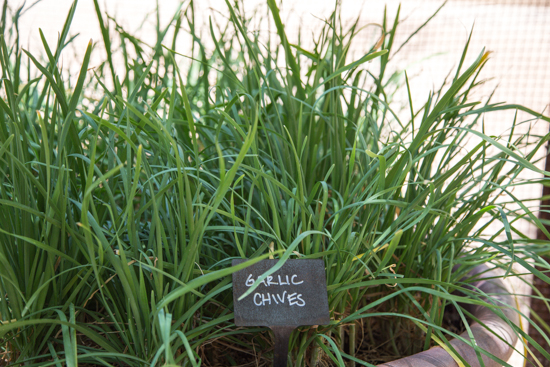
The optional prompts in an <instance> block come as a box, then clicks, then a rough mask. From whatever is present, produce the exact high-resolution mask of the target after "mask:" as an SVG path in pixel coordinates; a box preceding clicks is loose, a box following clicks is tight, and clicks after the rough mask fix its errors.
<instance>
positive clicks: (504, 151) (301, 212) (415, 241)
mask: <svg viewBox="0 0 550 367" xmlns="http://www.w3.org/2000/svg"><path fill="white" fill-rule="evenodd" d="M94 3H95V6H96V11H97V17H98V20H99V26H100V28H101V32H102V36H103V42H104V44H105V47H106V50H107V59H106V60H105V62H104V63H103V64H102V65H100V66H99V67H97V68H95V69H93V70H92V71H89V70H88V69H89V60H90V55H91V53H92V52H97V51H94V50H93V45H92V44H89V45H88V48H87V50H86V52H85V56H84V58H83V60H81V64H82V66H81V72H80V75H79V77H78V79H77V81H76V83H75V84H74V85H72V84H71V83H70V80H67V78H66V77H65V76H64V75H65V74H64V72H63V70H62V69H61V68H60V66H59V58H60V55H61V53H62V51H63V49H64V48H65V47H66V45H67V43H68V42H70V39H68V35H69V26H70V24H71V20H72V17H73V14H74V10H75V7H76V2H75V4H73V6H72V7H71V9H70V11H69V15H68V17H67V21H66V23H65V25H64V27H63V30H62V32H61V35H60V38H59V41H58V43H57V45H55V47H51V45H48V44H47V43H46V41H45V38H44V37H42V40H43V46H44V58H43V59H41V58H39V57H36V56H33V55H32V54H30V53H29V52H27V51H23V52H21V51H20V50H19V39H18V38H17V37H18V36H17V34H12V33H10V27H9V26H8V24H10V20H9V9H8V7H7V2H5V3H4V8H3V13H2V24H1V27H2V28H1V30H2V34H3V37H2V38H1V42H2V43H1V45H0V64H1V68H2V83H3V88H2V92H1V93H2V99H0V109H1V111H0V171H1V175H0V181H1V185H0V320H1V324H0V340H1V342H0V358H3V359H6V360H8V361H9V362H10V363H11V365H21V364H24V365H26V366H35V365H36V366H38V365H40V366H45V365H55V366H62V365H67V366H77V365H78V364H79V363H82V364H84V363H88V364H95V365H101V366H111V365H114V364H116V365H125V366H157V365H185V366H193V367H195V366H200V365H210V363H212V360H210V359H209V358H210V357H211V354H212V351H205V350H206V349H208V348H209V346H215V345H216V343H217V342H218V341H219V340H223V341H224V342H225V343H226V344H232V345H234V346H236V347H235V348H236V349H237V348H240V349H244V350H250V351H252V350H254V349H255V350H262V349H264V350H265V349H268V347H269V343H270V342H269V340H268V339H265V338H262V339H261V340H260V341H258V340H256V341H254V339H253V337H252V336H250V334H249V333H255V332H258V330H259V329H246V330H243V329H237V328H235V326H234V324H233V314H232V293H231V276H230V275H231V274H232V273H233V272H234V271H237V270H239V269H241V268H243V267H244V266H247V265H248V264H250V263H252V262H254V261H259V260H261V259H264V258H267V257H268V256H270V255H273V256H275V257H276V258H280V259H281V261H284V260H286V259H288V258H289V257H300V258H320V257H322V258H323V259H324V260H325V263H326V269H327V282H328V291H329V294H328V295H329V305H330V310H331V317H332V320H333V322H332V323H331V324H330V325H325V326H319V327H318V328H317V329H307V328H304V329H303V330H302V332H300V333H295V334H294V335H293V338H292V340H291V360H292V362H293V365H295V366H305V365H316V364H317V363H318V361H319V360H321V359H323V358H325V359H326V361H329V360H332V361H333V363H335V364H338V365H343V362H342V361H344V360H350V361H355V362H357V363H359V364H363V365H368V363H366V362H361V361H360V360H359V359H358V357H356V352H357V349H358V348H359V347H360V343H361V341H360V340H359V339H360V338H356V334H357V335H358V333H364V337H365V338H367V340H368V342H369V343H380V340H379V339H377V338H379V337H377V336H373V334H372V327H373V325H380V324H382V325H384V329H385V330H388V335H387V336H383V338H385V339H384V342H385V344H386V346H387V353H390V354H391V353H393V354H394V355H395V356H396V357H397V356H400V355H405V354H407V353H408V354H411V353H414V352H417V351H421V350H423V349H425V348H428V347H429V346H430V345H431V344H430V343H431V341H432V340H433V341H435V340H446V332H445V331H444V330H443V329H442V327H441V326H442V324H443V316H444V310H445V309H446V306H456V305H457V304H458V303H459V302H461V303H476V304H486V302H485V301H482V300H480V298H481V295H479V294H477V293H476V292H475V291H473V290H469V289H468V288H466V287H465V284H466V283H467V282H466V283H464V282H463V281H462V278H463V276H464V274H466V273H467V272H468V271H469V270H470V269H471V268H473V267H474V266H475V265H477V264H480V263H491V264H494V265H496V266H500V267H502V268H503V269H505V270H507V271H511V266H512V264H513V263H519V264H521V265H522V266H524V267H525V269H527V271H529V272H532V273H533V274H534V275H535V276H537V277H540V278H541V279H543V280H544V281H546V282H548V281H549V280H550V279H549V278H548V277H547V276H546V275H545V274H544V273H543V272H541V271H539V270H536V269H535V268H534V264H537V265H541V266H543V267H544V268H545V269H546V268H548V264H546V263H545V262H543V261H542V260H541V258H540V255H541V254H543V253H546V252H547V251H548V249H549V247H548V243H547V242H546V241H539V240H536V239H532V238H528V237H527V236H526V235H525V234H523V233H521V232H520V231H519V230H518V228H517V226H516V223H517V221H518V220H519V219H527V220H529V221H530V222H532V223H533V224H535V225H536V226H537V227H538V228H540V229H541V230H542V231H544V233H546V234H547V235H548V233H547V232H546V230H545V229H544V226H543V225H542V224H541V222H540V221H539V220H538V219H537V217H536V216H535V214H534V213H533V212H532V210H531V209H530V208H529V207H527V206H526V205H525V204H523V203H521V202H520V201H518V200H517V199H516V198H515V197H514V196H513V195H512V194H511V193H510V190H511V189H512V188H513V187H515V186H517V185H523V184H526V183H527V182H525V181H523V180H522V179H521V174H522V172H524V171H526V170H533V171H537V172H539V173H542V174H544V175H545V177H546V175H548V174H550V173H548V172H541V171H540V170H538V169H537V168H536V167H535V165H534V164H533V163H534V162H533V157H534V156H535V154H536V152H537V151H538V150H540V149H543V147H544V145H545V143H546V142H547V141H548V140H549V136H548V135H546V136H541V137H538V136H533V135H530V134H529V135H521V136H516V135H515V134H514V129H512V130H511V131H509V133H508V134H507V135H505V136H504V135H503V136H488V135H486V134H484V133H483V132H482V131H484V130H483V129H482V128H480V126H481V127H482V124H483V116H484V115H485V114H487V113H491V112H493V111H495V110H502V109H512V110H522V111H524V112H528V113H530V114H531V115H532V116H533V118H534V119H541V120H545V121H546V122H548V121H549V119H548V118H546V117H543V116H541V115H539V114H537V113H535V112H533V111H530V110H528V109H526V108H524V107H522V106H516V105H503V104H490V103H489V102H487V103H486V104H480V103H479V102H472V101H471V100H470V96H469V95H470V92H471V91H472V90H473V89H475V87H476V86H477V84H478V83H479V81H478V80H477V77H478V74H479V72H480V70H481V68H482V67H483V66H484V65H485V63H486V62H487V57H488V53H487V52H481V53H480V55H479V57H478V58H477V59H476V60H475V61H474V62H473V63H472V64H471V65H470V66H468V67H466V66H463V65H462V62H463V60H464V57H463V58H462V61H461V63H460V65H459V68H458V70H457V72H456V76H455V77H454V78H453V80H450V81H448V83H447V84H446V85H444V86H442V88H441V89H440V90H436V91H434V92H433V93H432V94H430V96H429V98H428V100H427V102H426V103H425V104H424V105H423V106H422V107H421V108H420V109H418V110H413V109H412V102H411V103H410V108H411V110H410V119H409V120H408V121H402V120H400V118H399V117H398V116H399V114H398V113H397V111H394V110H393V106H392V103H391V99H392V98H391V97H392V93H394V91H395V89H396V88H405V87H406V88H408V85H409V84H408V80H405V81H406V82H404V83H403V85H397V84H396V82H395V80H397V79H399V78H402V77H403V74H401V73H397V74H394V75H390V76H389V77H388V76H387V75H386V73H387V72H389V71H388V70H390V69H388V67H387V65H388V63H390V62H391V55H392V51H393V50H395V49H397V48H398V47H396V45H395V44H394V39H395V38H394V35H395V32H396V30H397V28H398V24H399V22H398V19H399V13H398V14H397V16H396V18H395V19H396V20H395V22H394V23H393V25H392V26H390V25H389V24H388V23H387V19H386V16H385V15H384V21H383V23H382V25H381V32H382V37H381V40H380V42H379V43H377V44H375V45H372V46H370V48H368V47H367V48H365V50H364V51H365V55H364V56H363V57H361V58H359V59H358V60H356V61H353V60H350V55H349V53H350V49H351V44H352V43H353V41H354V39H355V37H356V36H357V34H358V32H359V31H360V30H361V27H360V24H359V22H358V21H356V22H353V23H351V24H349V25H347V26H344V25H343V24H341V21H340V20H339V19H340V18H339V15H338V10H335V12H334V13H333V14H332V16H331V17H330V18H329V19H327V21H326V22H325V23H324V25H323V26H324V28H323V29H322V30H321V32H320V33H319V38H318V39H316V40H315V41H314V44H315V46H314V49H313V50H305V49H304V48H303V47H302V46H301V45H294V44H291V43H290V42H289V41H288V38H287V37H286V35H285V27H284V25H283V23H282V21H281V19H280V17H279V11H278V8H277V4H276V2H275V1H273V0H268V2H267V5H268V7H269V10H270V13H271V17H272V21H273V22H274V24H275V26H276V30H277V36H276V37H275V39H272V38H268V39H267V42H263V41H264V39H261V38H260V36H259V35H258V34H256V33H251V32H250V31H249V29H248V28H247V25H248V24H249V19H247V18H245V17H244V15H243V14H242V12H241V10H242V9H239V7H238V6H236V5H231V4H229V3H228V4H227V5H228V10H229V16H230V20H229V22H228V25H227V26H225V25H223V26H222V25H217V24H214V23H213V22H210V25H209V26H210V27H209V32H210V37H211V38H212V40H213V42H214V49H212V50H208V49H207V47H206V46H205V44H204V42H203V40H202V39H201V38H200V37H199V36H198V34H197V33H196V29H195V21H194V8H193V3H192V2H191V3H184V4H183V5H182V9H181V11H179V12H178V13H177V14H176V15H175V17H174V18H173V20H172V22H171V23H170V25H169V26H167V27H165V28H163V29H161V28H160V27H159V28H158V29H157V41H156V44H155V45H153V46H152V47H150V46H147V45H146V44H144V43H143V42H142V41H140V40H139V39H138V38H136V37H134V36H132V35H130V34H128V33H127V32H126V31H125V30H124V29H123V28H122V27H121V26H119V25H118V24H116V23H115V20H112V19H109V18H107V17H106V16H105V14H103V13H102V11H101V8H100V6H99V3H98V2H97V0H94ZM18 14H19V12H15V16H14V17H13V19H12V20H11V22H15V23H17V21H18ZM185 23H186V25H187V26H188V28H189V29H190V36H191V37H192V40H193V43H192V48H191V50H190V51H189V50H185V51H179V50H176V38H177V36H178V34H180V33H185V32H186V31H184V27H183V24H185ZM170 37H171V40H172V42H170ZM268 37H272V36H269V35H268ZM116 44H120V45H121V46H120V47H119V48H118V47H114V46H113V45H116ZM467 48H468V45H466V47H465V49H464V54H466V51H467ZM130 49H131V51H130ZM115 55H118V56H120V55H121V56H122V57H123V58H124V60H126V61H127V63H126V70H125V71H124V73H122V74H117V72H116V70H115V66H114V61H113V60H114V56H115ZM131 55H134V56H131ZM181 55H185V56H186V57H188V58H191V60H192V61H191V68H190V71H189V72H188V73H183V71H182V69H181V67H180V64H179V63H178V62H179V61H181V60H182V58H181ZM369 60H375V61H377V64H367V62H368V61H369ZM282 65H285V67H282ZM372 65H379V72H378V73H377V74H376V73H375V71H374V70H373V69H374V67H372ZM462 69H464V70H462ZM109 85H111V86H109ZM408 92H409V96H410V95H411V92H410V90H409V91H408ZM94 95H100V97H99V98H97V99H94V97H93V96H94ZM84 98H86V99H88V100H91V101H92V102H93V103H92V104H91V105H90V106H88V107H85V106H84V105H82V103H81V102H82V101H83V99H84ZM409 98H410V97H409ZM518 124H519V122H518ZM474 138H475V139H477V140H476V141H478V144H477V145H475V147H474V148H473V149H469V150H465V148H464V147H465V144H466V142H467V141H468V140H469V139H474ZM497 197H500V198H501V199H499V200H497ZM502 197H505V198H506V199H504V200H503V199H502ZM514 204H515V205H514ZM495 223H497V224H498V226H497V227H498V228H500V230H499V231H498V232H497V233H488V228H490V227H489V226H490V225H492V226H493V228H494V226H495ZM502 233H503V234H505V239H504V240H502V238H501V236H499V235H500V234H502ZM512 234H514V235H515V238H513V237H512ZM234 258H248V259H253V260H252V261H251V262H249V263H247V264H243V265H239V266H236V267H231V266H230V263H231V259H234ZM453 269H454V270H453ZM510 275H514V274H510ZM459 291H460V292H462V293H456V292H459ZM447 309H448V307H447ZM411 320H412V321H411ZM360 328H363V331H360V330H358V329H360ZM448 333H449V335H451V334H452V333H451V332H448ZM518 333H520V330H518ZM398 335H402V336H398ZM254 343H259V345H258V344H254ZM212 348H214V347H212ZM545 355H546V356H547V357H548V358H550V355H548V353H547V352H546V354H545ZM205 356H206V357H205ZM220 358H222V362H220V363H222V365H233V364H236V362H235V361H234V359H233V357H232V356H231V355H230V354H228V355H226V356H221V357H220ZM224 358H225V359H224ZM267 358H268V359H269V358H270V357H269V353H268V357H267ZM370 362H373V363H376V362H375V361H374V360H373V361H370Z"/></svg>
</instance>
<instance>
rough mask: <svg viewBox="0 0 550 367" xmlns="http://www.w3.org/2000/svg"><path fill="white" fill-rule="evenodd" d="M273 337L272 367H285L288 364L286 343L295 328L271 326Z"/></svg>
mask: <svg viewBox="0 0 550 367" xmlns="http://www.w3.org/2000/svg"><path fill="white" fill-rule="evenodd" d="M270 328H271V330H272V331H273V336H274V337H275V346H274V354H275V356H274V358H273V367H287V362H288V342H289V341H290V334H292V331H293V330H294V329H296V327H295V326H271V327H270Z"/></svg>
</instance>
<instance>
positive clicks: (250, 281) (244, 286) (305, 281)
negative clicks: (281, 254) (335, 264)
mask: <svg viewBox="0 0 550 367" xmlns="http://www.w3.org/2000/svg"><path fill="white" fill-rule="evenodd" d="M245 261H246V260H244V259H239V260H233V265H238V264H241V263H243V262H245ZM278 261H279V260H263V261H260V262H258V263H256V264H254V265H251V266H249V267H247V268H245V269H243V270H240V271H237V272H235V273H233V305H234V312H235V325H237V326H266V327H268V328H270V329H271V330H272V331H273V336H274V339H275V346H274V358H273V366H274V367H286V366H287V360H288V343H289V340H290V335H291V334H292V331H293V330H294V329H296V328H297V327H298V326H309V325H323V324H328V323H329V322H330V316H329V310H328V297H327V284H326V277H325V263H324V261H323V260H320V259H300V260H287V261H286V262H285V263H284V265H283V266H282V267H281V268H280V269H278V270H276V271H275V272H273V271H272V270H271V269H272V268H273V266H275V265H276V264H277V262H278ZM270 270H271V271H270ZM263 275H265V276H263ZM254 286H256V287H255V288H254ZM251 288H252V292H249V294H248V295H246V296H245V297H244V298H243V297H242V296H243V295H244V294H245V293H246V292H247V291H249V290H250V289H251Z"/></svg>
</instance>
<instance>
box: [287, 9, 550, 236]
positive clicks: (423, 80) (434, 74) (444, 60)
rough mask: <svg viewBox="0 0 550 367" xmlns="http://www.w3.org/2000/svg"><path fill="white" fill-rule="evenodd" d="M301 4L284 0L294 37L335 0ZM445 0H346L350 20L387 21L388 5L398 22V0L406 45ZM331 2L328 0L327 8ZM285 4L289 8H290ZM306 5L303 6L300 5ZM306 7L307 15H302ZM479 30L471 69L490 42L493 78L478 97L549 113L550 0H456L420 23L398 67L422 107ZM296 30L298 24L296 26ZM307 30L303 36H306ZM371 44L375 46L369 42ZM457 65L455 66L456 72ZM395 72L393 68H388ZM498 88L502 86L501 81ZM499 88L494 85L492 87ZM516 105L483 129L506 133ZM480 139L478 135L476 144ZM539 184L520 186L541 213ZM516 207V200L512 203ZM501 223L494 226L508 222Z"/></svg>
mask: <svg viewBox="0 0 550 367" xmlns="http://www.w3.org/2000/svg"><path fill="white" fill-rule="evenodd" d="M306 3H309V6H308V4H303V3H302V4H301V5H300V6H299V10H295V11H291V10H289V8H290V9H294V8H296V5H291V3H290V2H287V1H283V2H282V7H283V9H282V14H287V27H286V29H287V32H288V33H289V38H290V37H292V36H294V37H296V34H292V30H295V29H297V28H298V26H300V27H301V28H302V34H307V33H306V32H308V31H309V32H311V33H315V23H316V22H318V20H317V19H315V17H313V16H308V14H313V15H315V16H318V17H322V15H324V16H328V15H329V14H330V11H331V7H333V5H332V4H333V2H323V1H319V2H317V6H315V5H314V4H315V3H314V2H309V1H306ZM442 4H443V2H442V1H434V0H404V1H403V0H402V1H394V0H388V1H385V2H374V1H365V2H355V1H342V4H341V6H342V11H343V12H342V18H343V19H349V20H350V21H351V20H352V19H354V18H356V17H358V16H360V17H361V23H360V24H367V23H370V22H375V23H380V22H381V19H382V14H383V12H384V8H386V13H387V17H388V22H393V20H394V18H395V14H396V13H397V10H398V7H399V6H401V9H400V23H399V27H398V33H397V36H396V41H395V43H396V44H397V45H400V44H401V43H402V42H404V41H405V40H406V39H407V38H408V36H409V35H410V34H411V33H413V32H414V31H415V30H417V29H418V28H419V27H420V26H421V25H422V24H423V23H424V22H425V21H426V20H427V19H428V18H430V16H431V15H432V14H434V13H435V12H436V11H437V10H438V9H439V8H440V7H441V5H442ZM322 6H325V8H322ZM285 7H286V8H285ZM302 10H305V11H304V12H301V11H302ZM298 14H300V16H299V15H298ZM470 32H472V38H471V41H470V45H469V48H468V54H467V57H466V61H465V66H464V67H463V69H462V70H464V69H465V68H466V67H467V65H469V64H470V63H471V62H472V61H473V60H474V59H475V58H476V57H477V56H478V55H479V54H480V52H481V51H482V50H483V48H485V49H486V50H489V51H491V55H490V60H489V62H488V63H487V65H486V66H485V67H484V70H483V72H482V73H481V75H480V77H481V79H487V81H486V82H485V83H484V84H483V85H482V86H481V87H480V88H478V89H477V90H476V93H475V95H474V98H479V99H480V100H481V101H485V100H487V97H488V96H490V95H491V94H492V98H491V102H492V103H493V102H506V103H513V104H521V105H524V106H526V107H528V108H530V109H532V110H534V111H536V112H542V113H543V114H544V115H546V116H549V115H550V111H549V109H550V107H549V105H550V64H549V63H548V60H550V0H538V1H537V0H533V1H530V0H493V1H490V0H487V1H483V0H449V1H448V2H447V3H446V4H445V6H443V7H442V8H441V10H440V11H439V12H438V14H437V15H436V16H435V17H434V18H433V19H431V20H430V22H429V23H428V24H427V25H426V26H425V27H424V28H423V29H422V30H421V31H419V32H418V33H417V34H416V35H415V36H414V37H413V38H411V40H410V41H409V42H408V43H407V44H406V45H405V46H404V47H403V48H402V49H401V50H400V51H399V52H398V53H397V54H395V55H393V56H391V57H392V58H393V59H394V60H393V61H394V62H393V67H396V68H398V69H406V70H407V74H408V76H409V79H410V85H411V91H412V94H413V97H412V99H413V106H414V107H415V111H416V110H418V108H420V107H421V106H422V104H423V103H424V102H425V101H426V99H427V97H428V93H429V92H430V90H433V89H439V87H440V86H441V85H442V83H443V82H444V80H445V78H446V77H447V76H449V75H451V76H452V75H454V72H455V70H456V66H457V65H458V63H459V61H460V57H461V55H462V52H463V50H464V46H465V45H466V42H467V40H468V37H469V35H470ZM294 33H296V32H294ZM359 37H363V38H364V42H363V43H362V42H356V44H355V45H356V46H357V45H358V44H365V45H372V44H373V42H372V39H373V35H372V34H370V33H369V32H363V33H361V34H360V35H359ZM304 38H305V37H303V36H302V40H304ZM367 47H368V46H367ZM353 51H354V52H356V55H355V56H354V58H355V59H356V58H358V57H360V56H361V52H365V50H353ZM451 72H452V74H450V73H451ZM387 75H388V74H387ZM495 88H496V89H495ZM401 92H402V93H401V95H399V94H398V95H397V96H396V99H397V101H396V102H397V103H398V104H399V102H401V105H402V106H403V108H404V109H403V111H401V112H402V116H403V117H404V118H405V119H406V118H407V116H410V114H409V111H408V110H407V109H406V108H408V107H406V106H407V105H408V103H407V95H406V90H405V89H404V88H403V89H402V91H401ZM493 92H494V93H493ZM515 113H516V111H515V110H508V111H498V112H493V113H490V114H487V115H486V116H485V120H484V129H485V133H486V134H487V135H494V136H506V134H508V133H509V132H510V128H511V126H512V124H513V121H514V117H515ZM526 120H533V119H532V116H530V115H528V114H526V113H522V112H518V115H517V121H526ZM548 128H549V127H548V124H547V123H545V122H544V121H527V122H524V123H522V124H519V126H518V127H516V129H515V131H514V133H515V136H519V135H520V134H526V133H527V132H530V133H531V134H532V135H533V136H532V137H530V139H531V140H534V139H538V138H537V136H541V135H545V134H546V133H547V132H548ZM474 143H475V142H473V141H472V142H471V144H472V146H473V145H474ZM545 154H546V149H541V150H540V151H539V153H538V155H537V156H536V157H535V159H537V164H536V165H537V167H538V168H540V169H543V168H544V158H545ZM537 177H541V175H540V174H537V173H535V172H532V171H525V172H524V174H523V175H522V178H523V179H532V178H537ZM541 193H542V188H541V186H540V185H535V184H530V185H525V186H518V187H515V188H514V191H513V194H514V195H515V196H516V197H518V199H520V200H522V201H524V204H525V205H526V206H528V207H530V208H531V210H533V211H534V212H535V213H537V212H538V208H539V205H540V203H539V201H538V200H530V199H533V198H537V197H540V195H541ZM509 207H510V208H512V206H510V205H509ZM515 225H516V227H517V228H518V229H519V230H520V231H522V232H524V233H525V234H527V235H528V236H530V237H531V238H535V237H536V228H535V227H534V226H532V225H530V224H529V223H528V222H527V221H518V222H516V223H515ZM501 227H502V226H500V228H499V227H498V226H495V227H494V228H493V230H494V231H497V230H499V229H501Z"/></svg>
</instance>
